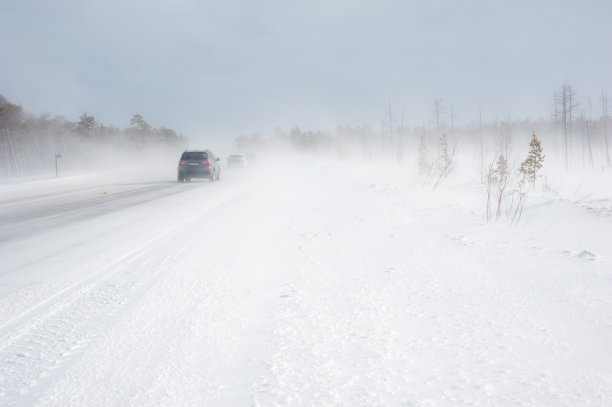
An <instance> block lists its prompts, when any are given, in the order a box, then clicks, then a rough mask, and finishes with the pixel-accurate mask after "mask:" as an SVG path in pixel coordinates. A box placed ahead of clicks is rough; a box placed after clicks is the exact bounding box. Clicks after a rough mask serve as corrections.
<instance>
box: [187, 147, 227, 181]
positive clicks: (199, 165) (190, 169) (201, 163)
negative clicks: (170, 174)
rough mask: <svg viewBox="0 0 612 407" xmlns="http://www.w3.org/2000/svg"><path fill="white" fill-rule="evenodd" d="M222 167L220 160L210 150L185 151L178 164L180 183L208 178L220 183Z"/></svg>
mask: <svg viewBox="0 0 612 407" xmlns="http://www.w3.org/2000/svg"><path fill="white" fill-rule="evenodd" d="M220 175H221V167H220V166H219V159H218V158H216V157H215V155H214V154H213V153H212V151H210V150H185V152H184V153H183V155H181V159H180V161H179V163H178V182H185V181H191V179H192V178H208V179H209V180H210V182H215V181H219V176H220Z"/></svg>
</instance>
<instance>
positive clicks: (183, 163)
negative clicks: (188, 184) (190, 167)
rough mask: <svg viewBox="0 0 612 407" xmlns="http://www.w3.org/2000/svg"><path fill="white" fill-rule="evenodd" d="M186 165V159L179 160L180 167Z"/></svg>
mask: <svg viewBox="0 0 612 407" xmlns="http://www.w3.org/2000/svg"><path fill="white" fill-rule="evenodd" d="M186 165H187V163H186V162H185V161H179V167H184V166H186Z"/></svg>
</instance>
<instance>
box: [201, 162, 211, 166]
mask: <svg viewBox="0 0 612 407" xmlns="http://www.w3.org/2000/svg"><path fill="white" fill-rule="evenodd" d="M202 165H203V166H205V167H210V161H203V162H202Z"/></svg>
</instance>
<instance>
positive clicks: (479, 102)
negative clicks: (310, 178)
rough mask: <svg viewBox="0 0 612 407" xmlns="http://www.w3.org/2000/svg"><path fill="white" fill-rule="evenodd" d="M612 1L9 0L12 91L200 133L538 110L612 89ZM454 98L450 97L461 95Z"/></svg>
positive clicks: (4, 79)
mask: <svg viewBox="0 0 612 407" xmlns="http://www.w3.org/2000/svg"><path fill="white" fill-rule="evenodd" d="M611 20H612V1H609V0H599V1H596V0H585V1H564V0H559V1H538V0H532V1H523V0H513V1H507V0H506V1H495V0H488V1H485V0H481V1H478V0H466V1H457V0H434V1H419V0H417V1H408V0H405V1H399V0H378V1H368V0H353V1H345V0H341V1H333V0H328V1H321V0H309V1H291V0H285V1H280V0H277V1H273V0H260V1H246V0H224V1H214V2H213V1H206V0H202V1H196V0H121V1H115V0H90V1H86V0H2V1H0V50H1V56H0V94H2V95H4V96H5V97H6V98H7V99H9V100H10V101H11V102H13V103H18V104H21V105H22V106H23V107H24V108H25V109H26V110H27V111H29V112H32V113H35V114H39V113H43V112H47V113H49V114H51V115H63V116H65V117H66V118H68V119H70V120H77V119H78V116H79V115H80V114H81V113H83V112H87V113H89V114H92V115H94V116H95V117H96V119H97V120H98V121H100V122H102V123H103V124H106V125H110V124H113V125H115V126H118V127H121V128H123V127H127V126H128V124H129V119H130V117H131V116H132V115H133V114H136V113H139V114H141V115H142V116H143V117H144V119H145V120H146V121H147V122H149V123H150V124H151V125H152V126H154V127H160V126H166V127H170V128H172V129H174V130H176V131H178V132H180V133H183V134H185V135H187V136H189V137H190V138H192V139H197V138H198V137H211V136H214V137H224V138H231V139H233V138H234V137H235V136H236V135H238V134H251V133H254V132H272V131H273V130H274V128H275V127H276V126H280V127H282V128H284V129H286V130H288V129H289V128H291V127H292V126H295V125H298V126H300V127H301V128H302V129H304V130H333V129H334V128H335V126H336V125H337V124H352V125H359V124H363V123H370V124H372V125H373V126H379V125H380V122H381V120H383V119H386V118H387V109H388V104H389V100H390V101H391V105H392V109H393V111H394V116H395V120H396V122H397V123H398V124H399V122H400V121H401V120H402V117H403V119H404V122H405V124H406V125H421V124H422V123H423V122H424V121H426V120H428V119H429V118H430V117H431V111H432V108H433V100H434V98H436V97H438V98H440V99H442V101H443V102H444V103H445V104H446V106H447V107H449V106H450V105H451V104H452V106H453V110H454V112H455V116H456V117H455V120H456V121H457V122H458V123H468V122H471V121H473V120H476V118H477V117H478V112H479V108H481V109H482V114H483V118H484V119H486V120H491V119H495V118H500V119H507V118H528V117H531V118H538V117H548V116H549V115H550V113H551V105H552V98H553V94H554V92H555V91H557V90H558V89H559V88H560V87H561V86H562V85H563V84H564V83H566V82H569V83H571V84H572V85H573V86H574V88H575V89H576V90H577V91H578V93H579V96H580V97H581V98H583V99H584V101H585V102H586V98H587V97H589V98H591V101H592V104H593V112H594V115H596V116H598V115H599V111H600V105H601V101H600V97H601V90H602V88H607V89H609V91H610V93H611V94H612V46H611V39H612V24H611V23H612V21H611ZM448 110H450V109H448Z"/></svg>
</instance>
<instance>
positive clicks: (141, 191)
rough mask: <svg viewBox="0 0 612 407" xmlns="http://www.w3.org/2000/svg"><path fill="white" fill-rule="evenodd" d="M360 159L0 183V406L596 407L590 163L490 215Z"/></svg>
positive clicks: (471, 195) (603, 307)
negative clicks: (195, 176) (514, 209)
mask: <svg viewBox="0 0 612 407" xmlns="http://www.w3.org/2000/svg"><path fill="white" fill-rule="evenodd" d="M365 165H366V164H365V163H364V166H363V167H365ZM363 167H362V168H360V167H347V166H346V165H345V164H344V163H339V162H334V161H316V160H312V159H300V158H296V159H291V160H287V161H286V162H283V163H276V164H275V165H274V166H272V167H271V168H268V167H265V166H263V165H260V166H251V167H248V168H244V169H236V170H233V171H231V170H229V169H224V171H223V173H222V180H221V182H218V183H209V182H208V181H193V182H191V183H186V184H178V183H177V182H176V181H175V179H174V173H173V172H172V170H170V171H168V172H167V173H164V172H162V173H148V174H147V173H123V174H121V175H120V176H118V175H117V174H113V176H112V177H111V176H109V175H100V174H98V175H92V174H82V175H73V176H64V177H60V178H47V179H41V180H28V181H22V182H13V183H4V184H1V185H0V222H1V223H0V227H1V228H0V405H2V406H25V405H31V406H68V405H71V406H119V405H121V406H555V407H559V406H606V405H612V263H611V259H612V183H611V182H609V177H608V179H607V180H606V178H605V177H602V179H603V181H602V182H600V183H599V184H598V185H597V189H596V191H595V190H594V192H593V193H594V194H595V193H596V195H590V196H587V195H583V196H582V197H581V199H578V200H577V199H575V197H572V196H565V197H564V196H562V195H560V194H559V193H551V192H547V193H544V192H534V193H532V194H531V195H530V196H529V198H528V201H527V204H526V206H525V211H524V213H523V217H522V219H521V222H520V223H519V225H510V224H509V222H506V221H498V222H492V223H486V221H485V220H484V213H485V211H484V208H485V204H486V198H485V193H484V188H483V187H482V186H480V185H478V183H477V182H464V181H460V180H457V179H452V178H451V179H449V180H448V181H447V182H445V183H444V184H443V185H442V186H441V187H440V188H439V189H438V190H436V191H431V189H430V188H423V187H421V186H417V185H416V184H415V182H414V180H410V179H408V177H404V176H402V175H401V172H398V171H395V170H393V171H392V170H385V169H384V168H380V169H379V170H377V171H372V170H371V168H368V169H367V171H364V168H363Z"/></svg>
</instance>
